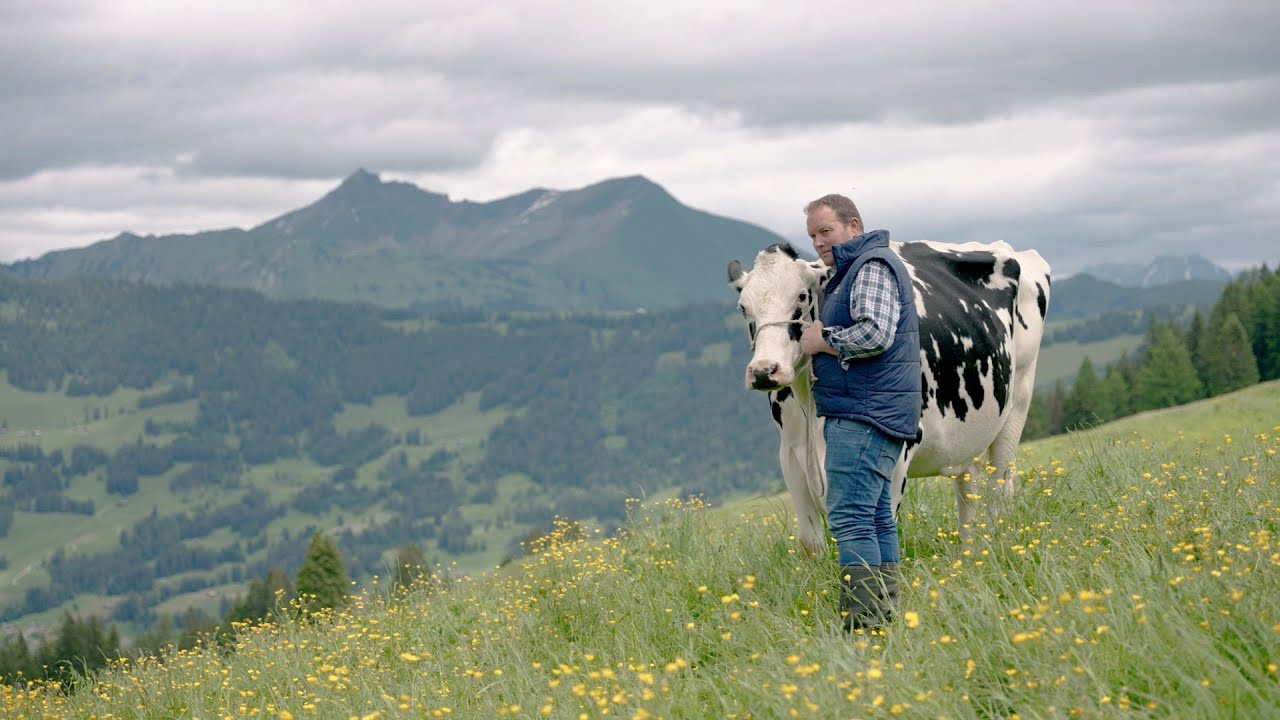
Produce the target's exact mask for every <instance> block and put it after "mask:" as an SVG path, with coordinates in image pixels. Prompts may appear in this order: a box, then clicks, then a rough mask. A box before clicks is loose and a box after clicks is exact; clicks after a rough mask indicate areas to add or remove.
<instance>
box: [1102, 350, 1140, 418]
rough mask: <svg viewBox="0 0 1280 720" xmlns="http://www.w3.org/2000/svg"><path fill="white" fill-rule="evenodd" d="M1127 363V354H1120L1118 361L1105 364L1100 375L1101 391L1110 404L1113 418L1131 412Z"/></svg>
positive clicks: (1131, 392)
mask: <svg viewBox="0 0 1280 720" xmlns="http://www.w3.org/2000/svg"><path fill="white" fill-rule="evenodd" d="M1128 364H1129V357H1128V355H1121V356H1120V360H1119V361H1117V362H1115V363H1112V364H1111V365H1108V366H1107V372H1106V374H1104V375H1103V376H1102V392H1103V393H1104V394H1106V396H1107V401H1108V402H1109V403H1110V405H1111V418H1112V419H1113V420H1114V419H1115V418H1122V417H1127V416H1129V415H1132V414H1133V387H1132V386H1131V385H1130V383H1129V375H1130V370H1129V367H1128Z"/></svg>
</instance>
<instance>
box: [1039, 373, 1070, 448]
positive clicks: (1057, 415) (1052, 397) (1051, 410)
mask: <svg viewBox="0 0 1280 720" xmlns="http://www.w3.org/2000/svg"><path fill="white" fill-rule="evenodd" d="M1066 398H1067V388H1066V386H1065V385H1063V384H1062V378H1058V381H1057V382H1055V383H1054V384H1053V392H1050V393H1049V396H1048V397H1046V398H1045V399H1044V405H1045V414H1046V416H1047V417H1048V419H1049V434H1050V435H1060V434H1061V433H1062V432H1063V431H1064V430H1065V423H1064V415H1063V410H1064V408H1063V406H1064V405H1065V403H1066Z"/></svg>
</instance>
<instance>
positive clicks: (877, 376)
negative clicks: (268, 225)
mask: <svg viewBox="0 0 1280 720" xmlns="http://www.w3.org/2000/svg"><path fill="white" fill-rule="evenodd" d="M805 215H806V216H807V217H808V222H807V225H808V231H809V238H810V239H812V240H813V249H814V250H816V251H817V253H818V255H819V256H820V257H821V258H822V261H823V262H824V263H826V264H827V265H829V266H831V267H833V268H835V274H834V275H833V276H832V277H831V280H830V281H829V282H828V283H827V288H826V296H825V298H824V299H823V303H822V311H821V315H820V317H821V320H819V321H818V322H814V323H813V324H811V325H809V326H808V327H806V328H805V329H804V332H803V334H802V335H801V336H800V346H801V348H802V349H803V350H804V351H805V352H806V353H807V354H809V355H812V356H813V371H814V375H815V376H816V378H817V382H816V386H815V389H814V400H815V402H816V403H817V406H818V414H819V415H821V416H823V417H825V418H826V423H825V426H824V430H823V435H824V437H825V438H826V441H827V455H826V470H827V523H828V526H829V528H830V532H831V535H832V536H833V537H834V538H835V540H836V547H837V549H838V550H839V556H840V571H841V581H842V582H841V593H840V611H841V614H842V615H843V616H844V626H845V629H846V630H850V631H851V630H856V629H861V628H866V629H872V628H876V627H879V626H881V625H883V624H884V623H885V622H886V621H887V620H888V619H889V617H890V616H891V614H892V610H893V605H894V604H895V603H896V601H897V595H898V567H899V562H900V561H901V554H900V551H899V547H898V528H897V525H896V523H895V521H894V518H893V507H892V504H891V500H890V484H891V478H892V475H893V468H894V466H895V465H896V464H897V462H898V458H899V457H901V455H902V448H903V444H904V443H905V441H907V440H914V439H916V437H917V434H918V432H919V425H920V335H919V318H918V317H917V314H916V305H915V293H914V291H913V290H912V287H911V278H910V276H909V275H908V274H907V269H906V267H905V266H904V265H903V264H902V261H901V260H899V259H898V256H897V255H895V254H894V253H893V251H892V250H890V249H889V233H888V231H885V230H876V231H874V232H870V233H864V232H863V228H862V216H861V215H860V214H859V213H858V208H857V206H856V205H854V204H853V201H852V200H850V199H849V198H847V197H845V196H843V195H834V194H833V195H826V196H823V197H821V198H818V199H817V200H814V201H813V202H811V203H809V204H808V205H807V206H805Z"/></svg>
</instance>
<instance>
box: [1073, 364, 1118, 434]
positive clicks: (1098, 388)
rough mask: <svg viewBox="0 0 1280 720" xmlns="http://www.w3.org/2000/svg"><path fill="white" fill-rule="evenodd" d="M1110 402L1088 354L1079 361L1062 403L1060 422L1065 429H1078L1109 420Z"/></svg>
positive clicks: (1111, 415) (1110, 416)
mask: <svg viewBox="0 0 1280 720" xmlns="http://www.w3.org/2000/svg"><path fill="white" fill-rule="evenodd" d="M1112 417H1113V413H1112V410H1111V403H1110V402H1109V401H1108V399H1107V395H1106V392H1105V391H1104V390H1103V387H1102V381H1101V380H1100V379H1099V378H1098V374H1097V373H1096V372H1094V370H1093V360H1092V359H1090V358H1089V356H1088V355H1086V356H1085V357H1084V360H1082V361H1081V362H1080V370H1079V372H1077V373H1076V380H1075V382H1074V383H1072V385H1071V392H1070V393H1068V394H1067V396H1066V398H1065V399H1064V400H1063V404H1062V424H1063V427H1065V428H1066V429H1067V430H1079V429H1081V428H1085V427H1091V426H1093V425H1097V424H1100V423H1104V422H1107V421H1108V420H1111V419H1112Z"/></svg>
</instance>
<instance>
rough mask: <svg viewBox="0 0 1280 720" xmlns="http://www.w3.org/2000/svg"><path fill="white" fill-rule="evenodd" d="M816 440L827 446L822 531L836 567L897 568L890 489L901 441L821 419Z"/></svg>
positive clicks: (859, 424)
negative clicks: (830, 540)
mask: <svg viewBox="0 0 1280 720" xmlns="http://www.w3.org/2000/svg"><path fill="white" fill-rule="evenodd" d="M822 434H823V437H825V438H826V440H827V459H826V467H827V525H828V527H829V529H830V531H831V535H832V536H833V537H835V539H836V547H837V549H838V550H839V552H840V565H841V567H843V566H846V565H869V566H871V567H876V566H878V565H880V564H882V563H896V562H899V561H900V560H901V557H902V556H901V553H900V551H899V549H898V526H897V524H896V523H895V522H894V519H893V504H892V501H891V499H890V487H891V486H892V482H893V468H894V466H895V465H896V464H897V463H898V456H899V455H900V454H901V453H902V444H903V443H902V441H901V440H898V439H896V438H891V437H889V436H888V435H885V434H884V433H883V432H881V431H880V430H877V429H876V428H874V427H872V426H871V425H868V424H866V423H864V422H859V421H857V420H848V419H845V418H831V417H829V418H827V421H826V424H825V426H824V427H823V430H822Z"/></svg>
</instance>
